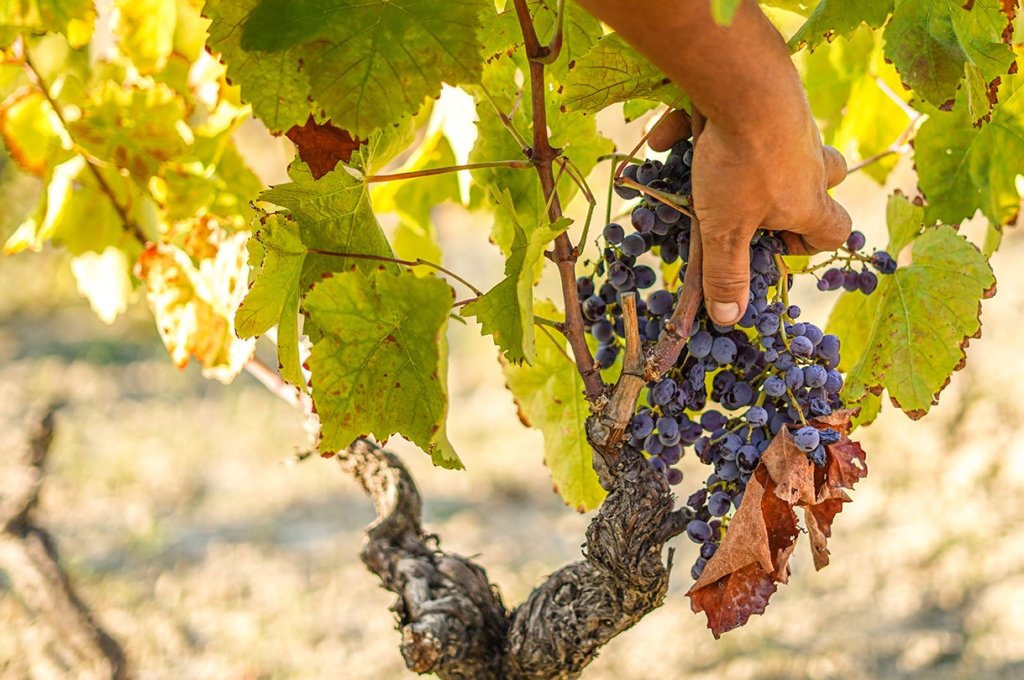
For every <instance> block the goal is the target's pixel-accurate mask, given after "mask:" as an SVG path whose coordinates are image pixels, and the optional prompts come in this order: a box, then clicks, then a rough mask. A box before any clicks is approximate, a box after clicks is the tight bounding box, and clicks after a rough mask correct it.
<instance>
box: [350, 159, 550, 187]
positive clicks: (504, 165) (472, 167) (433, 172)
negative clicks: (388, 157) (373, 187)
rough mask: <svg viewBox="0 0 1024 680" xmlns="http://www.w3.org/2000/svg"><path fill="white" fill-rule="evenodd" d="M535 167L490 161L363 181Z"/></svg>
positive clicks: (370, 179) (525, 164)
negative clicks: (487, 169)
mask: <svg viewBox="0 0 1024 680" xmlns="http://www.w3.org/2000/svg"><path fill="white" fill-rule="evenodd" d="M532 167H533V162H531V161H488V162H486V163H467V164H465V165H452V166H448V167H445V168H430V169H428V170H415V171H413V172H396V173H394V174H392V175H367V176H366V177H364V178H363V181H364V182H366V183H367V184H373V183H375V182H393V181H395V180H400V179H416V178H419V177H430V176H431V175H444V174H446V173H449V172H459V171H460V170H480V169H481V168H510V169H512V170H529V169H530V168H532Z"/></svg>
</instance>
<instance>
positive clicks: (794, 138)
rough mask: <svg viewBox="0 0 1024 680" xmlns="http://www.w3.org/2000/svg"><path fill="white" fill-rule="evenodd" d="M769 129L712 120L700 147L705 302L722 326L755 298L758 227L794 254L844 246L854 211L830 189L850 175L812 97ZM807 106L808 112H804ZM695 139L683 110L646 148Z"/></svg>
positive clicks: (698, 202)
mask: <svg viewBox="0 0 1024 680" xmlns="http://www.w3.org/2000/svg"><path fill="white" fill-rule="evenodd" d="M802 104H803V106H802V107H800V106H797V107H796V108H797V110H796V111H794V112H792V113H791V114H790V115H786V116H779V117H777V118H776V119H775V120H774V121H773V122H772V127H771V129H770V130H761V129H757V128H756V127H751V128H750V129H747V130H744V131H743V132H742V133H740V134H736V133H730V132H727V131H725V130H724V129H723V128H722V127H720V126H718V125H716V124H715V122H714V121H713V120H708V121H707V122H706V124H705V127H704V129H703V131H702V132H701V135H700V138H699V141H698V143H697V145H696V147H695V148H694V157H693V197H694V210H695V212H696V215H697V218H698V219H699V220H700V234H701V241H702V244H703V246H704V248H703V250H704V260H703V276H702V278H703V283H704V301H705V305H706V306H707V309H708V312H709V314H710V315H711V317H712V319H714V320H715V322H716V323H718V324H721V325H729V324H732V323H735V322H736V321H738V320H739V319H740V317H742V316H743V313H744V311H746V308H747V303H748V301H749V288H750V273H749V272H750V248H749V243H750V239H751V237H753V235H754V232H755V231H756V230H757V229H758V228H762V227H763V228H765V229H771V230H773V231H778V232H780V234H779V235H780V236H781V237H782V239H783V240H784V241H785V243H786V245H787V246H788V248H789V252H790V253H791V254H794V255H809V254H812V253H816V252H819V251H822V250H833V249H835V248H838V247H839V246H840V245H842V243H843V242H844V241H845V240H846V237H847V236H848V235H849V234H850V229H851V220H850V216H849V214H847V212H846V210H844V209H843V207H842V206H841V205H839V204H838V203H837V202H836V201H835V200H833V199H832V197H831V196H829V195H828V189H830V188H832V187H834V186H836V185H837V184H839V183H840V182H842V181H843V179H844V178H845V177H846V161H845V160H844V159H843V156H842V154H840V153H839V151H837V150H836V149H834V148H832V147H830V146H824V145H822V143H821V137H820V135H819V134H818V128H817V126H816V125H815V123H814V119H813V118H812V117H811V113H810V110H809V108H808V107H807V106H806V100H804V101H803V102H802ZM801 109H802V110H801ZM689 136H690V120H689V117H688V116H687V115H686V113H685V112H684V111H675V112H673V113H671V114H669V116H668V118H667V119H666V120H664V121H663V122H662V123H661V124H660V125H659V126H658V128H656V129H655V130H654V132H653V133H652V134H651V136H650V138H649V140H648V145H649V146H650V147H651V149H653V150H655V151H663V150H667V149H668V148H669V147H671V146H672V144H673V143H675V142H676V141H678V140H680V139H685V138H687V137H689Z"/></svg>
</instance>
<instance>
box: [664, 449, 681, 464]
mask: <svg viewBox="0 0 1024 680" xmlns="http://www.w3.org/2000/svg"><path fill="white" fill-rule="evenodd" d="M660 457H661V459H662V460H663V461H665V463H666V464H667V465H675V464H676V463H678V462H679V459H680V458H682V457H683V447H681V446H680V445H679V444H665V448H663V449H662V450H661V455H660Z"/></svg>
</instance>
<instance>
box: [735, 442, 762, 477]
mask: <svg viewBox="0 0 1024 680" xmlns="http://www.w3.org/2000/svg"><path fill="white" fill-rule="evenodd" d="M759 460H761V452H760V451H758V450H757V447H756V446H751V445H749V444H748V445H746V446H743V447H740V450H739V451H738V452H737V453H736V464H737V465H738V466H739V468H740V470H744V471H746V472H750V471H751V470H753V469H754V468H756V467H757V463H758V461H759Z"/></svg>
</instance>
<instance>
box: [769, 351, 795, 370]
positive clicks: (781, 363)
mask: <svg viewBox="0 0 1024 680" xmlns="http://www.w3.org/2000/svg"><path fill="white" fill-rule="evenodd" d="M772 366H774V367H775V368H777V369H779V370H780V371H788V370H789V369H791V368H793V367H794V366H796V359H794V358H793V355H792V354H790V353H789V352H779V358H778V359H776V360H775V361H773V362H772Z"/></svg>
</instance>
